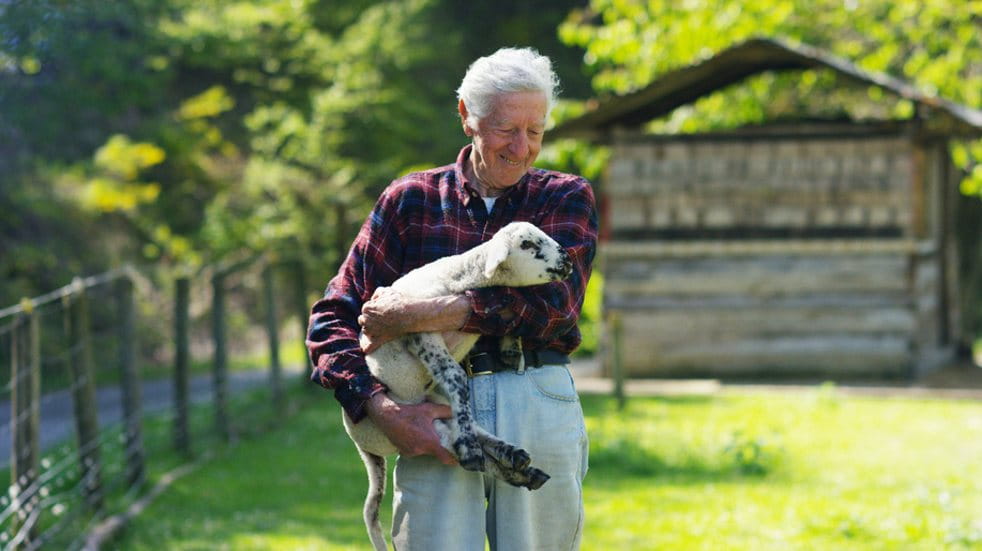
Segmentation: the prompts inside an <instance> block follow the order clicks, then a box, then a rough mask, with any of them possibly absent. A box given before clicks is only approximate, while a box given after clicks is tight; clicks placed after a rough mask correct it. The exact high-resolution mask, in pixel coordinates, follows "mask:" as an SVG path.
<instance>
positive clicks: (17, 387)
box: [10, 299, 41, 548]
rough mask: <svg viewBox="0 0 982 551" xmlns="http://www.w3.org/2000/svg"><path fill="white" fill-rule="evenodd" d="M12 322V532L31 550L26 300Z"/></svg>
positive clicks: (35, 389) (33, 351) (33, 319)
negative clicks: (13, 507)
mask: <svg viewBox="0 0 982 551" xmlns="http://www.w3.org/2000/svg"><path fill="white" fill-rule="evenodd" d="M21 304H22V305H23V306H24V312H23V313H22V314H19V315H18V316H17V317H16V318H15V320H14V326H13V334H12V335H11V337H12V338H11V367H12V370H11V376H12V380H11V385H10V403H11V421H12V422H11V424H10V428H11V443H12V444H13V446H12V447H11V457H10V459H11V461H10V479H11V489H12V492H13V495H11V498H12V499H13V500H14V503H15V505H14V506H15V508H16V512H15V513H14V521H13V522H14V533H16V534H17V535H16V536H15V541H16V543H15V544H14V548H17V547H18V546H21V545H23V546H26V547H31V544H32V543H34V542H35V540H36V539H37V535H38V519H39V516H40V513H41V509H40V507H39V504H40V501H41V496H40V488H39V487H37V486H38V484H40V482H39V478H40V458H41V450H40V409H39V405H40V394H41V357H40V321H39V316H38V314H37V312H36V311H35V310H34V305H33V303H32V302H31V301H30V300H27V299H25V300H23V301H21Z"/></svg>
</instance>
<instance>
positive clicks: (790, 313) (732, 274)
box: [601, 125, 953, 376]
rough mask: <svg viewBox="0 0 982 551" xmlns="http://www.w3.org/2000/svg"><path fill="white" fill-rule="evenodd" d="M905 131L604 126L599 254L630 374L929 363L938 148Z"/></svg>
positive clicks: (873, 370) (941, 331)
mask: <svg viewBox="0 0 982 551" xmlns="http://www.w3.org/2000/svg"><path fill="white" fill-rule="evenodd" d="M915 135H916V133H915V132H914V131H913V130H912V129H911V128H910V127H904V126H892V127H884V126H873V127H863V126H861V125H823V126H800V125H799V126H795V127H793V128H790V129H789V128H777V127H773V128H756V129H753V130H746V131H742V132H736V133H733V134H727V135H715V136H714V135H697V136H685V137H679V136H671V137H657V136H645V135H641V134H634V133H632V134H627V133H624V134H620V135H618V136H616V137H615V140H614V143H613V155H612V158H611V162H610V165H609V166H608V171H607V174H606V177H605V179H604V183H603V197H604V201H605V202H606V208H605V213H606V214H607V216H606V217H605V221H604V224H605V225H606V228H605V235H607V236H609V241H608V242H606V243H604V245H603V246H602V247H601V252H602V255H603V262H604V272H605V276H606V288H605V308H606V309H607V310H608V311H618V312H619V313H620V316H621V318H622V320H623V324H622V326H623V336H622V343H623V347H622V352H621V353H622V358H623V362H624V366H625V368H626V370H627V372H628V373H630V374H633V375H643V376H683V375H684V376H697V375H698V376H702V375H709V376H734V375H773V374H781V375H791V376H794V375H802V376H805V375H816V374H821V375H833V376H834V375H844V376H907V375H910V374H913V373H915V372H917V371H922V370H926V369H929V368H930V367H931V366H933V365H935V364H937V363H938V362H940V361H942V360H943V358H945V357H946V355H947V354H949V352H950V346H949V345H948V342H950V340H951V336H952V335H951V323H950V322H949V320H948V318H947V316H948V313H947V311H946V306H949V305H950V304H951V301H952V300H953V297H952V296H951V291H952V288H951V286H950V285H946V284H945V281H946V278H947V277H949V276H948V274H947V273H946V270H945V261H944V258H945V256H946V255H945V254H939V251H941V250H945V251H947V253H949V254H950V253H951V251H950V247H947V245H946V244H945V235H946V232H947V231H948V230H947V223H946V219H947V218H946V214H945V208H946V206H945V201H944V200H943V192H945V191H946V190H947V187H949V186H946V185H945V182H946V179H949V176H948V173H947V171H946V168H945V167H947V165H948V160H947V153H946V151H947V150H946V149H945V147H944V144H943V143H940V142H939V143H931V142H924V141H921V140H918V139H917V138H916V137H915ZM949 279H950V278H949Z"/></svg>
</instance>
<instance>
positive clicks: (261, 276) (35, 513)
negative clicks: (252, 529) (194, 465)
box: [0, 259, 309, 550]
mask: <svg viewBox="0 0 982 551" xmlns="http://www.w3.org/2000/svg"><path fill="white" fill-rule="evenodd" d="M295 268H296V269H302V268H301V267H300V266H299V265H297V264H286V263H281V264H276V265H274V264H270V263H269V262H266V261H265V260H264V259H259V260H258V261H254V262H242V263H239V264H238V265H237V266H235V267H234V268H233V269H228V268H226V269H224V270H223V269H218V268H215V269H210V270H204V271H202V272H201V273H200V274H198V275H197V276H196V277H194V278H191V279H189V280H188V283H187V284H188V286H189V293H188V294H187V299H188V300H187V302H186V303H185V304H183V305H182V306H179V305H178V304H177V302H176V300H177V299H176V298H175V297H176V295H177V293H176V289H177V287H178V285H177V284H176V282H175V281H176V280H174V279H172V278H171V279H168V278H160V277H156V278H152V277H151V276H145V275H141V274H138V273H136V272H135V271H134V270H132V269H128V268H127V269H121V270H114V271H111V272H107V273H104V274H99V275H97V276H94V277H89V278H85V279H79V280H76V281H75V282H74V283H73V284H72V285H69V286H66V287H65V288H62V289H59V290H56V291H53V292H51V293H47V294H45V295H42V296H40V297H35V298H34V299H31V300H25V301H22V302H21V304H18V305H14V306H10V307H7V308H2V309H0V365H3V366H6V367H7V368H8V370H7V371H6V373H7V375H8V376H7V377H5V378H4V379H2V380H0V401H2V402H3V403H2V404H0V470H6V471H7V478H8V481H9V483H8V487H7V491H6V492H4V493H3V494H2V495H0V548H2V549H3V550H14V549H18V550H19V549H28V550H32V549H59V550H60V549H69V550H71V549H80V548H81V547H82V545H83V544H84V543H85V541H86V535H87V533H88V532H90V531H91V530H92V529H93V528H94V527H95V526H96V525H97V524H98V523H99V522H100V521H101V520H102V519H104V518H106V517H107V516H108V515H112V514H116V513H118V512H121V511H122V510H124V509H125V508H126V507H127V506H128V505H129V504H130V503H132V502H133V501H135V500H136V499H138V498H139V497H140V496H141V495H142V494H143V493H144V492H145V491H146V490H147V489H149V488H150V487H152V485H153V483H154V481H155V480H157V479H159V478H160V477H162V476H163V475H165V474H166V473H167V472H168V471H170V470H172V469H175V468H177V467H179V466H181V465H183V464H186V463H187V462H189V461H191V460H194V458H195V457H197V456H200V455H202V454H204V453H206V452H208V451H209V450H211V449H213V448H215V447H216V446H221V445H223V444H224V443H226V442H227V441H229V440H233V439H235V438H238V437H241V436H243V435H248V434H250V433H255V432H258V431H262V430H264V429H266V428H268V427H270V426H272V425H273V424H275V423H276V422H282V420H283V419H284V418H285V416H284V415H283V413H284V411H283V410H282V399H281V395H280V393H281V392H282V385H283V384H285V381H293V382H295V383H297V384H300V383H301V382H302V381H303V378H304V377H303V376H302V374H303V368H304V367H306V365H305V364H306V355H305V354H304V353H303V352H302V351H303V347H302V346H303V345H302V342H303V338H302V337H303V332H304V329H305V328H306V316H305V313H306V302H307V300H308V299H309V297H308V296H307V295H306V294H305V293H304V290H303V289H295V288H291V287H290V283H291V282H295V281H297V280H298V279H299V280H300V281H303V278H302V277H300V278H296V277H294V276H293V274H291V273H290V272H289V270H290V269H295ZM216 294H218V295H220V298H221V299H222V301H221V302H216V300H215V295H216ZM216 305H217V307H218V308H220V309H221V312H219V313H218V315H216V311H215V308H216ZM182 309H183V311H186V312H187V319H186V320H185V321H186V324H184V325H183V326H182V325H181V324H179V323H178V321H179V320H178V312H180V311H182ZM216 320H218V321H216ZM264 327H265V329H264ZM181 328H183V330H185V331H186V333H185V334H184V337H185V338H184V339H180V338H177V334H176V333H177V331H178V330H179V329H181ZM218 333H221V334H222V335H221V338H222V343H221V344H220V345H218V344H216V341H217V339H218V336H217V334H218ZM284 338H285V339H286V340H287V341H288V342H289V343H291V344H289V346H285V347H282V348H281V346H280V341H281V340H283V339H284ZM182 342H184V343H186V344H187V347H186V348H182V347H183V346H184V345H183V344H181V343H182ZM219 346H221V347H222V348H223V349H224V351H225V354H226V357H225V358H224V361H223V362H222V363H223V364H224V365H223V366H222V370H221V371H220V372H219V371H218V370H216V368H215V363H216V362H215V361H214V360H215V359H216V350H217V348H218V347H219ZM279 353H283V354H285V356H286V359H285V361H284V360H283V359H281V358H280V357H279ZM181 358H184V359H183V360H181ZM182 361H183V362H184V365H182V367H181V368H180V369H178V365H177V364H178V363H179V362H182ZM282 365H288V366H291V367H292V368H293V369H288V370H287V371H285V372H281V366H282ZM284 374H285V376H286V378H284ZM183 376H186V378H182V377H183ZM185 389H186V391H187V394H186V395H185V394H183V392H182V391H183V390H185ZM216 396H220V397H221V400H220V402H221V403H220V404H219V403H217V402H216V400H215V397H216ZM181 438H183V439H184V440H183V444H182V440H181Z"/></svg>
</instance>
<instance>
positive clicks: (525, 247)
mask: <svg viewBox="0 0 982 551" xmlns="http://www.w3.org/2000/svg"><path fill="white" fill-rule="evenodd" d="M492 239H494V240H497V239H502V240H504V241H505V242H506V243H507V248H508V256H507V258H506V259H505V260H504V262H502V263H501V265H500V266H499V268H498V273H499V274H501V276H502V277H504V278H505V279H506V280H507V283H505V284H506V285H510V286H521V285H537V284H540V283H548V282H550V281H559V280H561V279H565V278H566V277H568V276H569V274H570V272H571V271H572V269H573V262H572V260H571V259H570V257H569V254H567V253H566V251H565V250H564V249H563V248H562V247H561V246H560V245H559V243H556V241H555V240H554V239H552V238H551V237H549V236H548V235H546V233H545V232H543V231H542V230H540V229H539V228H537V227H535V226H534V225H532V224H529V223H528V222H512V223H511V224H508V225H507V226H505V227H504V228H502V229H501V230H500V231H499V232H498V233H497V234H495V236H494V237H493V238H492Z"/></svg>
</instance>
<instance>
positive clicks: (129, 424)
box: [115, 272, 146, 488]
mask: <svg viewBox="0 0 982 551" xmlns="http://www.w3.org/2000/svg"><path fill="white" fill-rule="evenodd" d="M131 278H132V276H131V275H130V273H129V272H126V273H124V275H123V276H122V277H120V278H119V279H118V280H116V289H115V291H116V311H117V317H118V321H117V326H116V337H117V338H118V339H119V370H120V391H121V392H122V395H123V426H124V428H125V434H124V438H125V443H126V484H127V487H129V488H136V487H139V486H143V484H144V482H145V480H146V472H145V464H144V463H145V450H144V449H143V434H142V426H141V423H142V410H143V397H142V396H141V391H140V374H139V370H138V368H137V365H136V353H135V351H136V343H135V332H134V330H133V328H134V324H135V321H136V316H135V307H134V297H133V280H132V279H131Z"/></svg>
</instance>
